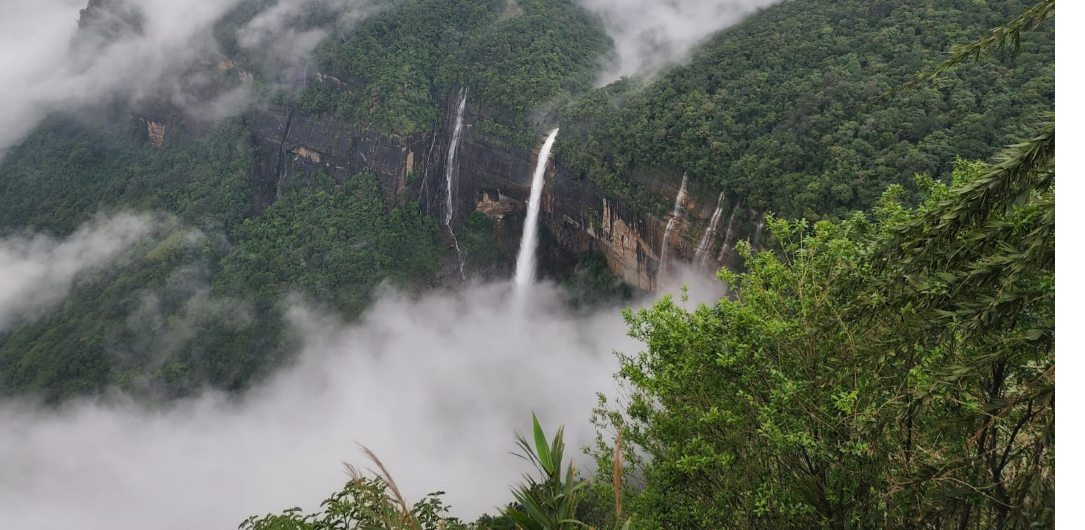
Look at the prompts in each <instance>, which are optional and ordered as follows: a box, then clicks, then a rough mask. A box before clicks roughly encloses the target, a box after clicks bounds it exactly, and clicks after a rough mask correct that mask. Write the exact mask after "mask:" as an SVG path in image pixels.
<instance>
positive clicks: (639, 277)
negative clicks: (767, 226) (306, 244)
mask: <svg viewBox="0 0 1085 530" xmlns="http://www.w3.org/2000/svg"><path fill="white" fill-rule="evenodd" d="M454 99H455V98H454V97H450V104H449V112H446V118H445V119H444V120H443V122H441V123H437V124H435V126H434V128H433V130H431V131H429V132H427V133H424V134H417V135H412V136H407V137H403V136H395V135H388V134H384V133H381V132H378V131H375V130H372V129H369V128H364V127H356V126H354V125H352V124H348V123H345V122H342V121H339V120H336V119H335V118H333V117H331V116H316V117H314V116H306V115H304V114H301V113H299V112H292V111H287V110H284V109H274V108H272V109H257V110H255V111H253V112H252V114H251V115H250V116H249V117H248V123H249V125H250V129H251V130H252V131H253V135H254V138H255V144H256V148H257V162H256V164H255V166H254V167H255V169H254V174H253V185H254V188H255V189H256V193H255V201H256V204H255V205H254V206H255V209H256V211H257V212H260V211H263V209H264V208H266V207H267V206H268V205H270V204H271V203H272V202H273V201H274V200H275V199H276V198H277V197H279V196H281V194H282V191H283V189H285V187H286V186H288V185H289V183H290V179H291V172H292V171H293V172H295V173H296V172H297V169H298V168H304V169H309V170H317V169H319V170H322V171H324V172H325V173H327V174H328V175H330V176H331V177H333V178H335V179H336V180H338V181H340V182H342V181H345V180H347V179H348V178H350V176H352V175H354V174H356V173H358V172H359V171H361V170H362V169H366V168H368V169H369V170H371V171H373V172H374V173H375V174H376V175H377V177H378V179H379V181H380V184H381V192H382V195H383V199H384V201H385V203H386V204H388V205H393V204H400V205H402V204H405V203H407V202H409V201H412V200H415V199H416V198H417V199H418V201H419V207H420V209H421V210H422V212H423V213H426V214H432V215H441V214H443V213H444V208H445V194H446V191H445V190H446V182H445V178H446V176H445V171H446V168H445V165H446V153H447V149H448V142H449V139H450V137H451V128H452V120H453V116H452V115H451V114H452V108H454V107H453V105H454ZM485 112H486V109H484V108H481V107H480V106H478V105H474V104H472V102H471V101H470V100H469V101H468V107H467V111H466V113H465V117H464V118H465V128H464V132H463V135H462V141H461V145H460V147H459V155H458V156H457V161H456V166H457V167H456V168H453V169H454V175H455V183H454V184H455V185H454V188H453V195H454V197H453V199H454V200H453V209H454V212H453V221H452V224H453V227H454V228H455V227H456V226H458V225H459V224H460V223H462V222H463V221H464V220H465V219H466V217H467V216H468V215H469V214H470V213H471V212H473V211H476V210H477V211H479V212H481V213H483V214H485V215H487V216H489V217H491V218H493V219H495V220H497V221H500V222H504V221H506V218H507V217H510V216H511V218H513V219H516V220H517V222H519V220H520V217H519V216H518V214H520V213H521V212H522V211H523V210H524V206H525V203H526V201H527V197H528V195H529V193H530V187H531V174H532V172H533V170H534V167H535V163H536V160H537V157H538V150H539V145H537V146H536V147H535V149H533V150H531V151H527V150H520V149H515V148H510V147H508V146H506V145H504V144H502V143H501V142H499V141H495V140H493V139H491V138H487V137H483V136H482V135H478V134H473V132H472V129H473V128H474V125H475V123H476V122H477V121H478V119H479V116H480V115H482V114H483V113H485ZM541 142H542V135H541V134H540V140H539V143H540V145H541ZM412 174H413V175H414V178H410V179H408V176H410V175H412ZM631 178H632V179H633V180H634V181H635V182H636V183H637V184H638V185H639V186H640V187H641V188H643V190H644V191H645V192H647V193H648V194H650V195H651V196H653V197H656V198H658V199H659V202H661V203H665V204H674V202H675V198H676V196H677V195H678V190H679V187H680V183H681V181H682V176H681V175H674V174H668V173H665V172H638V173H635V174H634V175H632V176H631ZM717 205H719V206H720V209H721V212H722V214H721V215H717V216H715V217H716V218H717V221H716V227H715V228H714V229H713V228H712V219H713V217H714V215H713V214H714V213H715V211H716V208H717ZM678 206H679V208H677V209H676V210H674V211H678V212H679V214H678V215H677V216H675V215H674V211H672V210H671V209H667V210H666V211H664V212H649V211H639V210H638V209H636V208H634V207H633V206H632V205H630V204H626V203H624V202H622V201H620V200H617V199H614V198H610V197H607V196H606V195H605V194H604V193H603V192H602V191H601V190H600V189H599V188H598V186H596V185H595V184H594V183H593V182H591V181H590V180H588V179H587V178H586V177H584V176H582V175H578V174H576V172H574V171H572V170H570V169H569V168H567V167H566V166H565V165H564V164H563V163H562V161H561V160H560V158H558V159H552V160H551V161H550V163H549V167H548V170H547V179H546V187H545V188H544V192H543V203H542V216H541V219H542V222H543V224H544V227H545V230H546V231H548V232H549V234H550V235H552V236H553V238H554V239H555V240H556V241H557V242H558V244H559V246H560V247H561V249H563V251H564V252H566V253H568V255H576V254H579V253H581V252H586V251H598V252H601V253H602V254H603V255H604V256H606V260H607V263H608V265H609V266H610V268H611V270H612V271H614V273H615V274H617V275H619V276H621V277H622V278H624V279H625V280H626V281H627V282H628V283H630V284H632V285H635V286H637V287H639V288H641V289H645V290H650V291H655V290H658V289H660V288H662V287H665V286H666V285H667V284H668V282H670V281H672V280H673V279H674V276H676V273H677V271H679V270H681V269H682V267H681V266H680V264H683V265H685V266H686V267H690V266H692V267H694V268H696V269H699V270H701V271H702V272H703V274H705V275H711V274H712V273H713V272H714V271H715V270H716V269H717V268H718V267H719V266H721V265H722V266H726V267H729V268H735V267H738V266H740V260H739V258H738V256H737V255H736V253H735V252H733V248H734V244H735V242H737V241H738V240H739V239H744V238H747V237H749V236H750V235H751V234H752V233H753V232H754V230H753V225H754V223H756V221H757V220H758V218H757V213H756V212H747V211H745V210H743V209H742V206H741V205H738V204H732V203H730V202H729V201H727V200H726V199H724V200H722V201H721V200H720V199H719V193H718V191H713V190H708V189H703V188H700V187H698V186H696V185H694V184H690V185H689V186H688V190H687V193H686V194H685V195H684V200H683V201H681V203H680V204H679V205H678ZM672 217H674V218H675V222H674V223H671V226H672V228H671V235H670V236H669V237H666V238H665V232H666V227H667V225H668V222H669V221H670V220H671V218H672ZM506 224H507V223H506ZM728 226H730V230H728V229H727V228H728ZM507 228H508V227H505V229H503V230H501V233H502V234H505V235H504V236H502V237H509V235H510V234H513V233H515V235H516V236H517V237H518V235H519V227H516V230H508V229H507ZM706 232H709V233H708V237H704V235H705V233H706ZM664 239H666V242H667V248H663V244H664ZM504 243H509V244H510V245H512V244H514V243H515V242H511V241H510V242H502V244H503V246H508V245H504ZM725 245H726V246H727V247H728V248H726V249H725V248H724V246H725ZM699 249H700V252H698V250H699ZM721 250H723V252H721ZM695 254H698V255H699V259H698V260H697V261H698V263H696V264H693V263H692V262H693V260H694V256H695ZM662 260H667V264H668V266H667V267H665V272H666V273H665V274H660V269H661V263H662ZM702 261H703V265H702V263H701V262H702Z"/></svg>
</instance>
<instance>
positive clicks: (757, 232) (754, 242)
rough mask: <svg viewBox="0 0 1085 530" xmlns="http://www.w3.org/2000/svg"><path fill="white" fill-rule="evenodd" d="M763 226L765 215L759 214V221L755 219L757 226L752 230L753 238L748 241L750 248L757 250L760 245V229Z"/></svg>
mask: <svg viewBox="0 0 1085 530" xmlns="http://www.w3.org/2000/svg"><path fill="white" fill-rule="evenodd" d="M764 228H765V216H764V214H762V215H761V218H760V220H759V221H757V228H756V229H755V230H754V232H753V239H752V240H751V241H750V250H757V247H758V246H759V245H761V230H763V229H764Z"/></svg>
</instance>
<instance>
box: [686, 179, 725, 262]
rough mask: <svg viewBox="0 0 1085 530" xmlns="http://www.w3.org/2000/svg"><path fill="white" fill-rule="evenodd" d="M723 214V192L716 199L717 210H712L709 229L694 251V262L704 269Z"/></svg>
mask: <svg viewBox="0 0 1085 530" xmlns="http://www.w3.org/2000/svg"><path fill="white" fill-rule="evenodd" d="M721 214H723V192H720V198H719V199H717V200H716V211H715V212H712V219H711V220H710V221H709V222H708V229H706V230H705V231H704V235H703V236H701V242H700V243H698V244H697V252H694V253H693V263H695V264H697V267H698V268H701V269H703V268H704V266H705V265H706V264H707V263H708V253H709V251H711V250H712V243H713V241H714V240H715V239H716V227H717V226H719V224H720V215H721Z"/></svg>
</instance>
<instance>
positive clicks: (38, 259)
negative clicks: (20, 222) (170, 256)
mask: <svg viewBox="0 0 1085 530" xmlns="http://www.w3.org/2000/svg"><path fill="white" fill-rule="evenodd" d="M163 223H164V221H162V220H155V219H153V218H152V217H150V216H148V215H134V214H121V215H117V216H114V217H109V218H107V217H99V218H97V219H95V220H93V221H90V222H88V223H86V224H84V225H83V226H82V227H80V228H79V229H78V230H76V231H75V232H74V233H73V234H71V235H70V236H68V237H67V238H65V239H63V240H58V239H55V238H53V237H50V236H48V235H45V234H34V235H11V236H8V237H5V238H0V333H2V332H4V331H7V330H8V329H9V328H10V327H11V326H13V325H15V324H18V323H21V322H24V321H26V320H28V319H30V318H33V317H34V316H35V315H37V314H39V313H40V312H41V311H43V310H45V309H48V308H49V307H51V306H52V305H54V304H56V303H58V302H60V301H61V300H63V299H64V298H65V297H66V296H67V295H68V293H69V292H70V291H71V289H72V287H73V285H74V284H75V283H76V280H77V278H78V277H79V275H80V274H82V273H88V272H93V271H95V270H98V269H102V268H105V267H109V266H115V265H116V263H115V262H116V260H117V259H118V258H119V257H120V256H122V255H123V254H124V251H126V250H128V249H130V248H131V247H132V246H133V245H134V244H135V243H136V242H137V241H139V240H140V239H142V238H143V237H145V236H147V235H148V234H149V233H150V232H151V231H152V230H153V229H154V228H156V227H160V226H162V224H163Z"/></svg>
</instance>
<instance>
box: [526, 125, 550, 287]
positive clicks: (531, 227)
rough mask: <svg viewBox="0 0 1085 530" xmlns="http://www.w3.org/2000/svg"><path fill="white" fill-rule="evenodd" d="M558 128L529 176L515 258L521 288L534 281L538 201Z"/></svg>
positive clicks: (541, 151) (540, 198)
mask: <svg viewBox="0 0 1085 530" xmlns="http://www.w3.org/2000/svg"><path fill="white" fill-rule="evenodd" d="M557 138H558V130H557V129H554V130H552V131H550V136H548V137H547V138H546V143H544V144H543V146H542V149H540V150H539V161H538V162H536V163H535V174H534V175H532V177H531V196H530V197H529V198H528V202H527V219H525V220H524V235H523V238H522V239H520V255H519V256H518V257H517V258H516V276H515V282H516V286H517V287H519V288H523V287H525V286H527V285H530V284H531V283H532V282H534V281H535V248H536V247H538V245H539V241H538V237H537V234H538V231H539V203H541V202H542V190H543V184H544V181H545V179H546V164H547V162H549V160H550V150H551V149H552V148H553V147H554V140H556V139H557Z"/></svg>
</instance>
